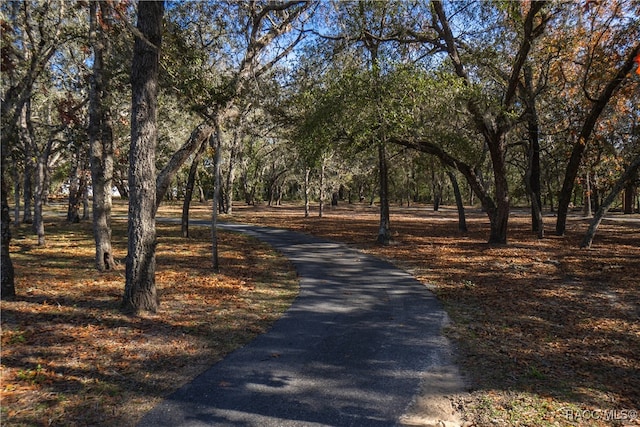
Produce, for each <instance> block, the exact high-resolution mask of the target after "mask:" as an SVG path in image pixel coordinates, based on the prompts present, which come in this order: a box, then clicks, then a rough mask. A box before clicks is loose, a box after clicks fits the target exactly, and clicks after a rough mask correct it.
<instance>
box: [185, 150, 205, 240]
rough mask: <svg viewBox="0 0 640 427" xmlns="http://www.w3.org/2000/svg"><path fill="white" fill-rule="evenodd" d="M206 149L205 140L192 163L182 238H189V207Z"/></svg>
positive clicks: (186, 188)
mask: <svg viewBox="0 0 640 427" xmlns="http://www.w3.org/2000/svg"><path fill="white" fill-rule="evenodd" d="M206 149H207V141H206V140H205V141H203V142H202V143H201V145H200V148H199V149H198V151H197V152H196V155H195V157H194V158H193V161H192V162H191V167H190V168H189V177H188V178H187V184H186V187H185V191H184V201H183V203H182V220H181V229H182V237H189V207H190V206H191V200H192V199H193V189H194V187H195V183H196V175H197V174H198V165H199V164H200V159H201V158H202V156H203V154H204V152H205V150H206Z"/></svg>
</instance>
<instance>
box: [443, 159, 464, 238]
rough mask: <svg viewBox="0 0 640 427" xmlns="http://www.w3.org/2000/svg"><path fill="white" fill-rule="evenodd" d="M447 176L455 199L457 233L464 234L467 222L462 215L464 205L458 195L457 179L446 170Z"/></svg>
mask: <svg viewBox="0 0 640 427" xmlns="http://www.w3.org/2000/svg"><path fill="white" fill-rule="evenodd" d="M447 175H449V180H451V186H452V187H453V194H454V196H455V198H456V207H457V208H458V231H460V232H462V233H466V232H467V231H468V230H467V220H466V217H465V214H464V203H463V202H462V194H460V186H459V185H458V179H457V178H456V174H455V173H454V172H453V171H451V170H447Z"/></svg>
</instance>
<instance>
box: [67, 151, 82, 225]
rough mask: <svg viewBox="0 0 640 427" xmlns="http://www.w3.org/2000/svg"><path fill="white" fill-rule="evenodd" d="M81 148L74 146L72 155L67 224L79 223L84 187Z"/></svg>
mask: <svg viewBox="0 0 640 427" xmlns="http://www.w3.org/2000/svg"><path fill="white" fill-rule="evenodd" d="M81 150H82V148H81V147H79V146H77V145H76V146H75V152H74V153H73V154H72V155H73V159H72V163H71V175H70V177H69V205H68V207H67V222H70V223H78V222H80V204H81V203H82V195H83V194H84V187H85V186H86V179H85V177H84V167H83V159H82V153H81Z"/></svg>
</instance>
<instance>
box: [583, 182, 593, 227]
mask: <svg viewBox="0 0 640 427" xmlns="http://www.w3.org/2000/svg"><path fill="white" fill-rule="evenodd" d="M591 206H592V203H591V177H590V176H589V172H587V174H586V175H585V177H584V216H586V217H591V216H592V215H593V212H592V211H591Z"/></svg>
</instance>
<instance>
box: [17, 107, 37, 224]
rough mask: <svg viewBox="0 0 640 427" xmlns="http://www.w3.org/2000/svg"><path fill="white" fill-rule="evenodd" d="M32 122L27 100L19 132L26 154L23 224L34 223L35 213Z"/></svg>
mask: <svg viewBox="0 0 640 427" xmlns="http://www.w3.org/2000/svg"><path fill="white" fill-rule="evenodd" d="M30 121H31V101H30V99H27V100H26V101H25V102H24V104H22V111H21V112H20V121H19V124H20V126H19V130H18V135H19V138H20V143H21V144H22V149H23V152H24V174H23V178H24V184H23V186H22V188H23V191H22V195H23V197H24V203H23V210H24V213H23V214H22V222H23V223H25V224H32V223H33V211H32V208H31V203H32V202H33V173H34V171H35V164H34V161H33V159H34V157H35V153H34V148H33V144H34V142H33V137H32V135H33V133H32V130H33V128H32V127H31V124H30Z"/></svg>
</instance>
